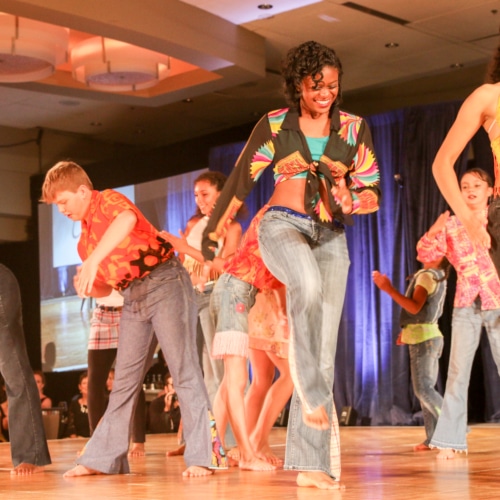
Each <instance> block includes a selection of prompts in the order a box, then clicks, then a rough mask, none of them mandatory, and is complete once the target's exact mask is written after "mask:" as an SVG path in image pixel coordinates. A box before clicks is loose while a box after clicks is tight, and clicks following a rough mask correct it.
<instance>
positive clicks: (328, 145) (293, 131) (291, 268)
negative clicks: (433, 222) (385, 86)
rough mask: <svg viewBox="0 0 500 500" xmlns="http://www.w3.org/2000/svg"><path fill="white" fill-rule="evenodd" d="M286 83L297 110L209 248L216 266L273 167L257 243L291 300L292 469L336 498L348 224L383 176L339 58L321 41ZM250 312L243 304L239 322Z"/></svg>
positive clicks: (374, 197)
mask: <svg viewBox="0 0 500 500" xmlns="http://www.w3.org/2000/svg"><path fill="white" fill-rule="evenodd" d="M282 75H283V78H284V83H285V95H286V97H287V100H288V102H289V107H288V108H285V109H279V110H275V111H271V112H269V113H267V114H266V115H264V116H263V117H262V118H261V119H260V121H259V122H258V123H257V125H256V126H255V128H254V130H253V132H252V134H251V136H250V138H249V140H248V142H247V144H246V145H245V147H244V149H243V151H242V153H241V155H240V157H239V158H238V160H237V163H236V166H235V168H234V170H233V172H232V173H231V175H230V176H229V178H228V181H227V183H226V186H225V187H224V189H223V191H222V193H221V196H220V197H219V200H218V201H217V203H216V206H215V208H214V211H213V213H212V217H211V218H210V221H209V224H208V227H207V229H206V231H205V239H204V242H203V247H202V248H203V253H204V255H205V257H206V258H208V259H210V258H213V254H212V251H211V247H213V246H214V242H216V241H217V240H218V238H219V237H220V235H221V234H223V232H224V230H225V227H226V226H227V224H229V223H230V222H231V220H232V218H233V216H234V213H235V212H236V210H237V209H238V207H239V206H240V205H241V203H243V200H244V199H245V197H246V196H247V195H248V193H249V192H250V191H251V189H252V187H253V186H254V185H255V182H256V181H257V180H258V179H259V177H260V175H261V174H262V172H263V170H264V169H265V168H266V167H267V166H269V165H271V164H273V165H274V179H275V188H274V192H273V194H272V196H271V199H270V200H269V208H268V209H267V211H266V213H265V214H264V216H263V218H262V220H261V222H260V226H259V230H258V239H259V247H260V251H261V254H262V258H263V261H264V264H265V265H266V267H267V268H268V269H269V270H270V271H271V273H272V274H273V275H274V276H275V277H276V278H277V279H278V280H279V281H281V282H282V283H283V284H284V285H285V286H286V294H287V297H286V301H287V315H288V324H289V327H290V339H289V362H290V370H291V374H292V379H293V382H294V396H293V400H292V404H291V408H290V417H289V422H288V436H287V449H286V457H285V465H284V467H285V469H288V470H296V471H299V475H298V477H297V483H298V485H299V486H313V487H317V488H323V489H334V488H338V486H339V483H338V482H337V481H338V480H339V477H340V449H339V441H338V422H337V416H336V413H335V408H334V404H333V378H334V360H335V350H336V345H337V335H338V326H339V322H340V316H341V313H342V307H343V303H344V295H345V288H346V282H347V273H348V268H349V254H348V249H347V244H346V238H345V233H344V223H346V222H348V219H350V214H363V213H371V212H374V211H376V210H377V209H378V201H379V194H380V192H379V188H378V185H379V172H378V165H377V161H376V158H375V155H374V153H373V146H372V141H371V136H370V132H369V129H368V126H367V124H366V122H365V121H364V120H363V119H362V118H360V117H358V116H355V115H352V114H350V113H346V112H344V111H341V110H340V109H339V104H340V100H341V78H342V65H341V63H340V60H339V58H338V57H337V54H336V53H335V51H334V50H333V49H331V48H329V47H326V46H324V45H321V44H319V43H317V42H313V41H310V42H306V43H303V44H301V45H299V46H297V47H294V48H292V49H291V50H290V51H289V52H288V54H287V56H286V58H285V60H284V63H283V68H282ZM248 300H249V302H251V301H252V297H251V296H250V295H248ZM250 306H251V303H249V304H246V303H242V302H241V301H235V302H234V304H233V308H234V314H233V316H234V321H235V323H237V318H238V315H239V314H246V310H247V309H249V307H250ZM226 326H227V325H226ZM226 332H227V336H228V339H227V346H228V351H227V352H226V353H225V356H226V358H225V359H226V360H227V359H228V358H230V357H231V355H234V356H242V352H241V350H238V352H234V353H232V352H230V349H231V348H232V346H237V347H241V346H244V345H245V343H244V339H243V338H241V339H240V338H237V339H234V338H232V336H233V337H234V336H235V337H241V336H244V335H245V334H244V333H243V332H241V329H239V331H238V328H235V332H231V331H229V329H227V328H226ZM247 342H248V341H247ZM227 367H228V365H227V364H226V370H227ZM237 440H238V438H237Z"/></svg>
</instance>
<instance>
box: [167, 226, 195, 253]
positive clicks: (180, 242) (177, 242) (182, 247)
mask: <svg viewBox="0 0 500 500" xmlns="http://www.w3.org/2000/svg"><path fill="white" fill-rule="evenodd" d="M179 234H180V237H178V236H174V235H173V234H172V233H169V232H167V231H161V233H160V236H161V237H162V238H163V239H164V240H165V241H167V242H168V243H170V244H171V245H172V246H173V247H174V248H175V250H176V251H177V252H179V253H187V251H188V249H189V243H188V242H187V239H186V235H185V234H184V232H183V231H181V230H180V229H179Z"/></svg>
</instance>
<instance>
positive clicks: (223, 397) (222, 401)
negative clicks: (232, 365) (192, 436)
mask: <svg viewBox="0 0 500 500" xmlns="http://www.w3.org/2000/svg"><path fill="white" fill-rule="evenodd" d="M226 387H227V384H226V375H225V374H224V376H223V377H222V381H221V383H220V386H219V389H218V390H217V393H216V394H215V398H214V407H213V412H214V418H215V423H216V425H217V430H218V431H219V438H220V440H221V444H222V447H223V448H225V446H226V443H225V437H226V428H227V421H228V414H227V389H226Z"/></svg>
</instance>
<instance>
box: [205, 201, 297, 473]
mask: <svg viewBox="0 0 500 500" xmlns="http://www.w3.org/2000/svg"><path fill="white" fill-rule="evenodd" d="M267 209H268V206H267V205H265V206H264V207H262V209H261V210H260V211H259V212H258V213H257V214H256V215H255V217H254V218H253V220H252V222H251V224H250V226H249V228H248V230H247V231H246V233H245V235H244V236H243V239H242V241H241V245H240V246H239V248H238V250H237V251H236V253H235V255H234V256H233V258H232V259H231V260H229V261H228V262H227V264H226V265H225V267H224V274H223V275H222V276H221V278H220V280H219V282H218V283H217V284H216V286H215V288H214V293H213V296H212V301H211V304H210V310H211V313H212V315H213V317H214V320H215V325H216V332H217V333H216V335H215V341H214V346H213V351H212V354H213V355H214V356H215V357H218V358H222V359H223V360H224V367H225V371H224V379H223V381H222V384H221V386H220V388H219V391H218V393H217V397H216V400H215V404H214V414H215V419H216V421H217V422H218V425H219V429H220V432H221V433H223V432H224V430H223V427H220V426H221V425H225V419H224V416H225V415H226V412H225V410H227V416H228V417H229V420H230V422H231V426H232V429H233V432H234V435H235V438H236V442H237V444H238V451H237V452H236V453H231V455H230V456H231V458H233V459H235V460H238V465H239V467H240V468H241V469H246V470H254V471H264V470H273V469H274V468H275V466H280V465H281V464H282V462H281V461H280V460H279V459H278V457H276V456H275V455H274V454H273V453H271V450H270V448H269V445H268V438H269V433H270V431H271V428H272V426H273V424H274V422H275V421H276V419H277V417H278V415H279V413H280V412H281V410H282V409H283V407H284V406H285V404H286V402H287V401H288V399H289V398H290V396H291V394H292V389H293V383H292V379H291V375H290V370H289V366H288V360H287V359H286V358H287V355H288V354H287V353H288V349H287V347H288V342H286V341H287V339H285V336H286V335H285V333H284V332H285V331H286V332H288V328H287V326H288V325H281V326H278V325H277V324H274V325H272V324H271V321H269V320H270V319H271V316H275V317H276V319H278V317H280V318H281V317H282V316H283V314H284V313H283V312H281V310H282V309H283V307H284V306H283V304H284V302H283V300H281V302H280V304H281V305H278V302H277V301H276V300H274V302H273V298H274V297H275V294H276V295H277V294H278V291H279V290H283V284H282V283H280V282H279V281H278V280H277V279H276V278H274V276H272V275H271V273H270V272H269V270H268V269H267V268H266V267H265V265H264V263H263V262H262V258H261V255H260V250H259V245H258V237H257V228H258V226H259V223H260V221H261V219H262V217H263V215H264V213H265V212H266V210H267ZM258 290H260V292H259V293H257V291H258ZM259 295H260V298H259ZM265 296H266V297H268V298H270V300H268V303H267V305H271V304H273V306H272V308H271V310H268V311H267V312H268V313H269V315H268V317H267V319H266V320H265V321H264V320H263V318H262V316H261V318H260V321H259V318H258V316H259V315H261V314H262V313H265V312H266V311H265V310H264V309H263V308H262V307H261V306H259V305H257V306H256V307H257V309H253V306H254V303H255V302H256V301H257V303H258V304H260V303H262V299H263V298H264V297H265ZM256 297H257V299H256ZM264 300H265V298H264ZM259 311H260V312H259ZM276 323H278V321H276ZM264 325H265V328H266V329H267V330H268V331H267V333H266V335H265V337H267V338H262V337H263V336H261V338H260V339H259V338H258V332H259V331H261V332H262V329H263V328H264ZM252 333H253V335H252ZM269 334H270V335H269ZM249 335H250V337H249ZM285 344H286V346H285ZM272 347H274V348H275V352H272ZM285 352H286V354H285ZM249 353H250V360H251V362H252V373H253V376H254V377H253V380H252V384H251V386H250V388H249V390H248V392H247V395H246V396H245V395H244V392H245V388H246V385H247V381H248V369H247V358H248V356H249ZM275 367H276V368H278V370H279V372H280V376H279V378H278V379H277V380H276V381H274V383H273V377H274V372H275ZM270 372H271V377H269V373H270ZM221 422H222V424H221ZM232 451H233V450H232Z"/></svg>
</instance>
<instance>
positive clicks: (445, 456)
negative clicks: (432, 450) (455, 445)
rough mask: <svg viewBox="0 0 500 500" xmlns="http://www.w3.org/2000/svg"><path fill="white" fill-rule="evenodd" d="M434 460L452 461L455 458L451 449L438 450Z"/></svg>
mask: <svg viewBox="0 0 500 500" xmlns="http://www.w3.org/2000/svg"><path fill="white" fill-rule="evenodd" d="M436 458H437V459H439V460H453V459H454V458H455V452H454V451H453V450H452V449H451V448H443V449H442V450H439V453H438V454H437V455H436Z"/></svg>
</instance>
